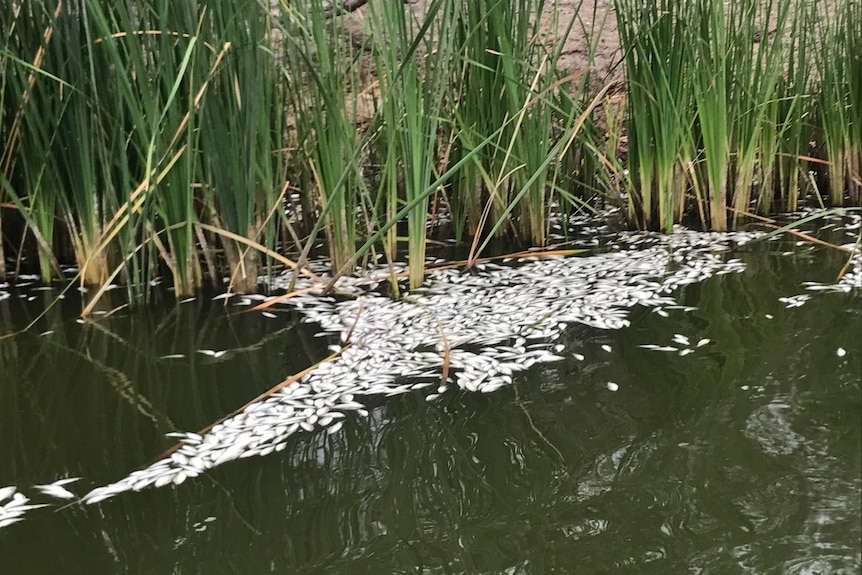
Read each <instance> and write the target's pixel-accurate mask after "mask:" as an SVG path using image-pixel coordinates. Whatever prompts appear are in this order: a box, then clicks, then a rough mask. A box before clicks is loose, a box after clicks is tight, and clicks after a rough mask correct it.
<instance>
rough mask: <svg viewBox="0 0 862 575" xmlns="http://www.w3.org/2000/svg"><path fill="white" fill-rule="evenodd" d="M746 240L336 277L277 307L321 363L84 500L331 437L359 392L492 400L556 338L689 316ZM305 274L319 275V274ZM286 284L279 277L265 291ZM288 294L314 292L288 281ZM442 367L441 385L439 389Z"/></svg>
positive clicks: (748, 236)
mask: <svg viewBox="0 0 862 575" xmlns="http://www.w3.org/2000/svg"><path fill="white" fill-rule="evenodd" d="M756 235H757V234H754V233H733V234H717V233H695V232H690V231H688V230H685V229H682V228H680V229H678V230H677V231H676V232H675V233H674V234H671V235H660V234H650V233H637V234H623V235H622V236H620V237H621V240H620V241H619V242H618V243H617V245H616V246H614V247H610V248H608V249H607V250H606V251H605V252H604V253H599V254H597V255H590V256H585V257H560V256H552V257H544V258H543V257H538V256H536V257H527V258H522V259H521V261H520V262H518V261H516V262H510V263H508V264H491V263H485V264H480V265H478V266H477V269H475V270H473V271H470V272H461V271H458V270H454V269H444V270H440V271H437V272H433V273H431V274H429V276H428V278H427V281H426V282H425V284H424V285H423V286H422V287H421V288H420V289H416V290H413V291H412V292H410V293H408V294H405V296H404V297H403V298H402V299H400V300H393V299H391V298H388V297H386V296H384V295H382V294H380V293H377V292H375V291H373V289H374V288H375V287H376V285H377V283H378V282H379V281H383V280H384V279H385V278H386V277H387V276H388V274H389V270H388V269H386V268H371V269H366V270H364V273H362V274H357V275H355V276H350V277H344V278H341V279H340V280H339V281H338V283H337V284H336V288H337V291H338V292H339V293H341V294H350V295H351V296H352V297H349V298H346V297H332V296H323V295H322V294H321V293H319V292H318V293H315V292H314V291H313V290H312V291H309V292H307V293H304V294H302V295H299V296H296V297H294V298H291V299H289V300H286V302H287V303H288V304H289V305H291V306H293V307H294V308H296V309H297V310H298V311H299V312H300V313H301V314H302V316H303V321H305V322H308V323H314V324H317V325H318V326H319V329H320V332H321V333H322V334H324V335H326V334H331V335H332V336H333V339H336V338H337V339H339V341H340V343H339V344H338V345H334V346H332V351H334V352H336V353H337V355H336V356H335V357H334V358H332V359H331V360H329V361H326V362H323V363H321V364H320V365H319V366H318V367H317V368H316V369H314V370H313V371H311V372H310V373H309V374H307V375H305V376H304V377H303V378H301V379H300V380H299V381H297V382H296V383H294V384H293V385H290V386H288V387H285V388H284V389H282V390H280V391H278V392H276V393H274V394H273V395H271V396H269V397H267V398H266V399H264V400H262V401H260V402H258V403H255V404H253V405H251V406H249V407H248V408H246V409H245V410H244V411H243V412H241V413H239V414H238V415H236V416H234V417H232V418H230V419H227V420H225V421H223V422H221V423H219V424H217V425H216V426H214V427H213V428H212V429H210V430H209V431H208V432H207V433H205V434H203V435H198V434H196V433H178V434H175V437H177V438H178V439H179V440H180V446H179V448H178V449H176V450H175V451H174V452H173V453H172V454H171V455H170V456H168V457H165V458H163V459H161V460H159V461H157V462H156V463H154V464H152V465H150V466H149V467H146V468H144V469H140V470H137V471H134V472H132V473H131V474H130V475H128V476H127V477H125V478H123V479H121V480H119V481H117V482H115V483H111V484H109V485H105V486H102V487H98V488H96V489H94V490H92V491H91V492H90V493H88V494H87V495H85V496H84V497H83V501H84V502H86V503H96V502H99V501H103V500H105V499H108V498H110V497H112V496H114V495H117V494H119V493H123V492H125V491H130V490H131V491H138V490H141V489H145V488H147V487H159V486H163V485H168V484H174V485H179V484H181V483H183V482H184V481H186V480H187V479H190V478H193V477H196V476H197V475H199V474H201V473H203V472H205V471H206V470H208V469H211V468H213V467H215V466H217V465H221V464H222V463H225V462H228V461H231V460H234V459H240V458H245V457H253V456H257V455H268V454H270V453H273V452H277V451H281V450H283V449H284V448H285V447H286V445H287V444H286V441H287V439H288V438H289V437H290V436H291V435H293V434H294V433H297V432H299V431H306V432H313V431H315V430H317V429H325V430H326V431H327V432H328V433H338V432H339V430H340V429H341V426H342V425H343V422H344V421H345V420H346V419H347V418H348V417H350V416H351V414H358V415H360V416H362V415H367V411H366V409H365V406H364V404H363V403H362V401H361V399H362V398H363V397H364V396H368V395H384V396H392V395H398V394H402V393H407V392H411V391H416V390H423V391H424V393H425V394H426V398H427V399H428V400H430V401H435V400H437V399H438V398H439V397H440V396H441V395H442V394H445V393H446V392H447V391H448V390H449V389H451V388H453V387H458V388H461V389H464V390H467V391H472V392H481V393H490V392H493V391H496V390H498V389H500V388H501V387H503V386H506V385H510V384H512V383H513V380H514V377H515V375H516V374H517V373H518V372H521V371H524V370H526V369H529V368H530V367H532V366H534V365H536V364H541V363H547V362H556V361H560V360H563V359H564V357H563V356H562V355H560V353H561V352H562V351H563V346H561V344H559V343H558V341H557V340H559V338H560V337H561V335H562V334H563V332H564V331H565V330H566V329H567V328H568V327H569V326H571V325H573V324H583V325H587V326H591V327H594V328H599V329H620V328H623V327H626V326H628V325H629V319H628V315H629V311H630V309H631V308H632V307H633V306H636V305H639V306H644V307H651V308H659V309H662V310H674V309H689V310H690V309H691V308H682V306H680V305H678V304H677V302H676V301H675V300H674V299H673V297H672V294H673V292H674V291H675V290H677V289H678V288H680V287H681V286H684V285H687V284H692V283H696V282H700V281H703V280H705V279H707V278H709V277H711V276H713V275H716V274H727V273H737V272H740V271H742V270H743V269H744V265H743V263H742V262H741V261H740V260H738V259H734V258H728V257H727V254H726V253H725V252H727V250H728V248H729V247H731V246H734V245H738V244H741V243H745V242H748V241H750V240H752V239H753V238H755V237H756ZM313 271H314V272H315V273H317V274H318V275H320V276H324V275H325V274H326V269H325V268H321V269H317V268H315V269H313ZM396 271H399V270H396ZM289 281H290V276H289V275H285V276H284V277H283V278H279V279H278V280H277V281H276V284H275V285H274V286H272V287H276V288H278V287H286V285H287V284H288V282H289ZM296 287H297V289H302V288H305V287H313V286H312V285H311V283H310V280H307V279H305V278H300V279H299V281H298V283H297V286H296ZM243 303H245V302H243ZM348 338H349V341H348ZM706 343H708V342H704V341H698V342H695V343H692V344H691V346H692V349H695V348H696V347H697V346H698V344H699V345H705V344H706ZM605 351H609V352H612V351H613V349H612V348H611V347H610V346H607V347H606V348H605ZM575 355H576V356H577V357H575V359H578V360H583V355H580V354H575ZM444 362H445V363H447V364H448V377H447V380H446V381H441V378H442V373H443V365H444ZM617 388H618V386H617V384H613V383H612V384H609V386H608V389H611V390H616V389H617Z"/></svg>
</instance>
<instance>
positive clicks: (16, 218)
mask: <svg viewBox="0 0 862 575" xmlns="http://www.w3.org/2000/svg"><path fill="white" fill-rule="evenodd" d="M566 7H567V8H572V6H570V5H567V6H566ZM559 8H560V6H558V5H557V4H556V3H551V2H546V1H545V0H517V1H515V2H503V1H502V0H461V1H457V0H425V1H424V4H423V5H422V6H421V7H420V6H410V5H402V4H400V3H398V2H386V1H383V0H371V1H370V2H369V4H368V5H367V6H365V7H364V8H363V9H362V10H360V11H358V12H354V13H350V14H348V13H344V14H333V12H332V11H331V10H330V9H329V4H328V3H326V2H324V1H323V0H292V1H291V2H290V3H288V2H287V1H286V0H281V1H280V2H277V3H276V2H270V1H269V0H260V1H256V0H236V1H233V2H216V1H212V0H209V1H207V0H202V1H198V2H193V3H189V2H171V1H170V0H141V1H139V2H104V1H100V0H34V1H32V2H15V3H13V5H12V9H11V10H5V11H2V12H0V34H2V36H3V45H2V48H0V74H1V75H0V102H2V106H0V109H2V117H0V149H2V155H1V156H0V234H2V241H0V281H2V280H3V278H4V277H5V274H6V270H5V267H4V265H5V263H6V262H7V261H14V262H16V263H15V265H16V266H20V265H21V262H22V261H23V260H24V259H25V258H26V257H28V256H32V259H37V260H38V266H39V271H40V273H41V277H42V279H43V280H44V281H50V280H52V279H55V278H62V277H64V270H69V269H70V268H69V267H64V266H69V265H70V264H74V266H73V270H74V273H77V274H78V275H79V278H80V281H81V282H82V283H84V284H87V285H92V286H100V287H101V288H102V290H104V289H106V287H107V286H108V285H109V284H112V283H117V282H121V283H123V284H125V285H126V286H127V289H128V291H129V296H130V299H131V300H132V301H145V300H146V298H147V294H148V293H149V291H150V290H149V286H150V282H151V281H152V280H153V279H155V278H156V277H158V276H160V275H164V273H165V272H169V274H170V277H171V278H172V285H173V288H174V290H175V294H176V296H177V297H181V296H184V295H187V294H191V293H194V292H196V291H198V290H199V289H200V288H201V287H202V285H203V282H204V281H205V280H206V279H207V278H208V279H209V280H210V281H212V282H213V283H216V284H220V283H221V281H222V279H223V278H224V277H228V278H229V283H230V288H231V289H234V290H239V291H254V290H255V289H256V288H257V282H258V278H259V276H260V275H262V274H263V273H266V272H268V271H269V270H270V269H272V267H273V266H275V265H289V266H293V267H296V268H298V269H299V268H303V267H304V265H305V262H307V261H308V259H309V257H310V256H311V255H312V254H314V253H319V250H320V248H321V246H322V247H323V248H324V249H325V252H326V255H328V258H329V261H330V262H331V265H332V271H333V273H346V272H352V270H353V269H355V267H356V266H357V265H361V264H363V263H364V262H365V261H367V260H366V258H373V259H374V261H378V259H382V258H385V261H388V262H393V261H395V260H397V259H399V258H404V257H405V256H406V258H407V261H408V262H409V266H410V267H409V269H410V272H409V283H410V285H411V287H415V286H416V285H418V284H419V283H421V281H422V276H423V272H424V266H425V260H426V258H425V250H426V245H427V242H428V240H429V239H447V240H456V241H458V242H462V241H463V242H468V243H471V246H472V247H471V249H470V258H469V261H475V258H477V257H479V255H480V254H481V253H482V251H483V250H485V249H486V248H487V246H488V244H489V241H490V240H491V239H492V238H501V237H502V238H508V239H510V240H514V241H517V242H523V243H528V244H531V245H537V246H541V245H544V244H545V243H546V242H547V238H548V230H549V227H550V225H551V219H552V216H554V215H555V214H557V213H562V214H566V213H570V212H573V211H576V210H583V209H591V206H593V205H595V203H596V202H600V201H601V202H607V201H609V202H615V203H618V204H619V205H621V206H626V208H627V214H628V218H629V220H630V222H631V224H632V225H633V226H636V227H639V228H654V229H662V230H668V231H669V230H670V228H671V227H672V225H673V224H674V223H675V222H680V221H682V220H683V219H684V218H688V221H692V220H694V221H698V222H699V223H700V225H701V226H702V227H703V228H704V229H713V230H725V229H730V228H734V227H737V226H739V225H740V224H741V223H742V222H743V221H744V218H745V216H746V214H748V213H751V212H760V213H767V212H775V211H785V210H796V209H797V207H798V206H799V205H800V202H802V201H803V200H804V198H805V195H806V194H807V193H808V192H813V193H814V196H815V197H816V198H817V199H818V200H819V201H822V202H823V203H829V204H831V205H844V204H847V203H850V204H859V202H860V191H862V178H860V166H862V112H860V106H859V105H858V102H862V93H860V92H862V27H860V25H859V22H862V2H860V1H859V0H836V1H833V2H823V3H820V2H817V3H815V2H810V1H808V0H741V1H739V2H733V3H730V4H728V5H727V6H725V3H724V2H722V1H721V0H687V1H683V2H680V1H676V0H658V1H657V2H654V3H643V2H640V1H637V0H614V2H613V6H609V5H608V6H606V7H605V8H599V9H594V10H581V3H575V4H574V10H566V11H561V10H560V9H559ZM563 13H565V14H570V15H571V16H567V18H569V20H568V21H560V15H561V14H563ZM609 18H616V20H617V25H618V29H619V40H620V44H621V53H622V62H621V65H620V69H621V70H623V71H624V78H623V80H622V82H621V83H614V84H613V85H612V84H609V83H607V82H606V81H605V80H604V77H603V74H605V72H607V71H606V70H598V69H596V67H595V66H594V64H595V53H596V52H595V50H596V48H597V45H598V38H599V35H600V33H601V31H602V29H603V27H604V25H605V24H606V22H607V21H608V19H609ZM571 38H576V39H583V42H582V43H583V45H585V46H587V47H588V49H587V52H588V53H587V55H586V66H585V67H584V68H583V69H582V70H580V71H579V72H572V71H570V70H566V69H564V68H563V67H562V66H561V59H562V56H563V54H564V50H565V48H566V46H567V45H568V44H567V43H568V41H569V40H570V39H571ZM283 254H292V255H289V256H285V255H283ZM97 293H101V292H97Z"/></svg>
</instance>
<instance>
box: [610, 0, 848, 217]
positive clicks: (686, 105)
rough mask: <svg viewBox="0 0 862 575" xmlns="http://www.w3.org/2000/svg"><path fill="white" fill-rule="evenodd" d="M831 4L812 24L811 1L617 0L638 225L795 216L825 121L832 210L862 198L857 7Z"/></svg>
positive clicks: (632, 203) (632, 209)
mask: <svg viewBox="0 0 862 575" xmlns="http://www.w3.org/2000/svg"><path fill="white" fill-rule="evenodd" d="M826 5H827V7H825V8H824V7H822V6H821V7H820V8H817V9H816V10H819V11H820V12H822V13H823V14H821V19H819V20H815V8H814V7H813V6H812V5H811V3H809V2H805V1H804V0H741V1H739V2H731V3H725V2H722V1H721V0H695V1H692V2H657V3H641V2H634V1H632V0H617V1H616V7H617V14H618V18H619V25H620V40H621V43H622V46H623V50H624V52H625V54H626V56H625V64H626V73H627V89H628V99H629V122H628V143H629V146H628V155H629V167H630V170H631V178H630V186H629V188H630V190H631V194H630V210H629V214H630V218H631V219H632V221H633V222H635V223H636V224H638V225H641V226H644V227H659V228H661V229H668V228H669V226H670V225H671V224H672V223H673V222H676V221H680V220H681V219H682V218H684V217H685V214H686V213H692V214H693V215H695V216H696V217H698V218H699V219H700V220H701V223H702V225H703V226H704V227H707V228H711V229H715V230H724V229H727V228H728V227H735V226H737V225H738V224H739V222H740V221H741V220H742V218H744V217H745V216H746V215H747V214H748V213H749V212H750V211H752V210H758V211H761V212H765V211H768V210H770V209H779V210H781V209H796V207H797V205H798V203H799V187H800V178H799V174H800V172H801V171H803V170H806V169H807V165H808V162H809V161H810V160H812V157H811V150H810V146H809V142H810V141H811V139H812V136H814V138H815V139H817V138H818V136H816V135H815V132H814V131H812V117H819V118H820V130H822V134H823V137H822V138H821V140H820V141H821V142H822V143H824V144H825V148H826V154H825V158H822V159H821V160H818V161H821V162H824V163H826V164H827V165H829V173H830V189H831V193H832V197H831V200H832V203H833V204H840V203H841V202H842V201H843V197H844V194H845V192H846V191H849V194H850V196H849V197H850V198H851V199H852V201H854V202H858V194H857V192H856V191H855V188H854V183H853V175H852V174H854V173H855V174H857V175H858V157H859V156H858V151H856V150H858V147H857V148H853V147H852V144H850V143H849V142H858V140H859V136H858V126H859V123H860V121H859V118H858V116H855V117H854V114H856V113H857V112H858V108H859V107H858V106H853V105H851V104H850V102H853V101H855V100H853V99H852V98H853V97H854V92H853V90H854V83H853V80H851V79H850V77H852V76H853V75H854V74H856V75H857V76H858V74H859V72H860V70H862V66H860V65H859V56H858V55H857V54H858V52H856V51H853V50H854V49H855V46H858V43H856V44H854V42H858V38H859V36H860V30H859V26H858V22H859V20H858V14H859V2H856V1H855V0H849V1H847V2H836V3H826ZM827 13H828V15H825V14H827ZM815 22H816V24H815ZM850 22H854V23H856V26H855V27H854V26H853V25H850V24H849V23H850ZM812 27H816V29H817V31H819V39H818V42H817V43H816V44H815V43H814V32H815V30H814V29H812ZM845 46H846V47H849V48H848V49H847V50H845ZM813 48H814V49H813ZM812 49H813V50H812ZM812 51H813V52H814V53H815V54H816V57H815V58H814V61H812ZM815 62H816V63H817V64H818V66H817V68H818V69H819V73H820V77H816V75H815V74H814V72H813V70H812V64H813V63H815ZM817 94H819V97H816V95H817ZM815 100H816V102H815ZM815 104H816V106H815ZM817 114H819V116H817ZM853 131H856V135H852V134H851V132H853ZM845 150H853V151H851V152H849V153H848V152H846V151H845ZM854 162H856V163H855V164H854ZM857 179H858V177H857ZM670 182H673V184H671V183H670ZM656 204H658V206H656ZM671 206H673V207H671ZM656 215H657V216H658V222H657V225H656V223H655V222H654V220H655V217H656Z"/></svg>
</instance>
